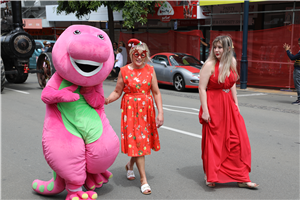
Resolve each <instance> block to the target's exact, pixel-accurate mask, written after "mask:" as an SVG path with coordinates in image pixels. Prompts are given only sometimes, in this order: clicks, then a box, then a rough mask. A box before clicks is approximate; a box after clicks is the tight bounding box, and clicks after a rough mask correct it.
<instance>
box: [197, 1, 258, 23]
mask: <svg viewBox="0 0 300 200" xmlns="http://www.w3.org/2000/svg"><path fill="white" fill-rule="evenodd" d="M253 11H257V4H252V5H249V12H253ZM240 12H242V7H241V5H240V4H231V5H216V6H214V7H213V13H212V12H211V6H198V7H197V19H206V18H210V17H211V16H210V15H211V13H212V14H224V15H222V17H221V16H220V15H213V18H233V17H236V16H234V15H231V14H229V13H240ZM249 17H257V14H249Z"/></svg>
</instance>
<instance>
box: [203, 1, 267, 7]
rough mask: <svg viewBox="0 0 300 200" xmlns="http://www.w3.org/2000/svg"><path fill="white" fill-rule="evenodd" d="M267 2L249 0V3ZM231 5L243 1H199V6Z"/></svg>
mask: <svg viewBox="0 0 300 200" xmlns="http://www.w3.org/2000/svg"><path fill="white" fill-rule="evenodd" d="M259 1H267V0H250V1H249V2H259ZM233 3H244V0H229V1H227V0H224V1H222V0H215V1H214V0H199V5H200V6H211V5H221V4H233Z"/></svg>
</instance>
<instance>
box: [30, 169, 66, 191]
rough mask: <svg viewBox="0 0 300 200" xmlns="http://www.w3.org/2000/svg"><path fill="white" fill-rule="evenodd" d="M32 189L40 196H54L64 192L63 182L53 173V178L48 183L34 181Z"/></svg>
mask: <svg viewBox="0 0 300 200" xmlns="http://www.w3.org/2000/svg"><path fill="white" fill-rule="evenodd" d="M32 189H33V190H34V191H35V192H37V193H39V194H42V195H54V194H58V193H61V192H62V191H64V190H65V181H64V179H62V178H61V177H60V176H58V175H56V173H55V172H54V171H53V178H52V179H51V180H49V181H41V180H38V179H36V180H34V181H33V182H32Z"/></svg>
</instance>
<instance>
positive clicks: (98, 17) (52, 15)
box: [46, 5, 124, 22]
mask: <svg viewBox="0 0 300 200" xmlns="http://www.w3.org/2000/svg"><path fill="white" fill-rule="evenodd" d="M57 6H58V5H49V6H46V19H47V21H97V22H99V21H108V13H107V8H106V7H105V6H101V7H99V8H98V10H97V12H91V13H90V14H88V15H84V16H83V17H81V18H80V19H78V18H77V17H76V16H75V14H74V13H71V14H68V15H66V14H65V12H62V13H61V14H57ZM113 15H114V21H124V20H123V17H122V11H120V12H116V11H114V12H113Z"/></svg>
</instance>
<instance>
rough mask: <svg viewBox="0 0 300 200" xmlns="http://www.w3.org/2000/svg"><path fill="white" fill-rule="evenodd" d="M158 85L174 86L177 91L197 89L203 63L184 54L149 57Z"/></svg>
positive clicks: (165, 53)
mask: <svg viewBox="0 0 300 200" xmlns="http://www.w3.org/2000/svg"><path fill="white" fill-rule="evenodd" d="M151 61H152V62H151ZM151 61H150V62H149V64H150V65H152V66H153V67H154V70H155V73H156V76H157V81H158V83H159V84H167V85H174V87H175V89H176V90H177V91H184V90H185V89H186V88H198V84H199V72H200V69H201V67H202V65H203V62H202V61H201V62H200V61H199V60H198V59H196V58H195V57H194V56H192V55H190V54H186V53H170V52H164V53H157V54H155V55H153V56H151Z"/></svg>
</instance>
